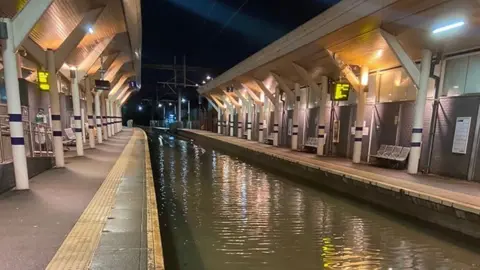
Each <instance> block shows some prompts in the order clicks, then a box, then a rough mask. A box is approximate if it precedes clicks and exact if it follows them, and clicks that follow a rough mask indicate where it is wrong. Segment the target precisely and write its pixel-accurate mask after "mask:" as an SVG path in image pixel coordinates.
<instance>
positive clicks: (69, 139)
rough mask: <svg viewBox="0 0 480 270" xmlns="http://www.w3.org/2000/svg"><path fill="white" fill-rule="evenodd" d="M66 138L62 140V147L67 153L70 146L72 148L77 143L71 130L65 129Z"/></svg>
mask: <svg viewBox="0 0 480 270" xmlns="http://www.w3.org/2000/svg"><path fill="white" fill-rule="evenodd" d="M65 135H66V138H64V140H63V142H62V143H63V147H64V149H65V150H67V151H69V150H70V146H73V145H75V144H76V143H77V137H75V132H73V129H72V128H66V129H65Z"/></svg>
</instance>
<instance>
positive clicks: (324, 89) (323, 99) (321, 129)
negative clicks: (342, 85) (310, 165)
mask: <svg viewBox="0 0 480 270" xmlns="http://www.w3.org/2000/svg"><path fill="white" fill-rule="evenodd" d="M320 91H321V93H319V94H320V107H319V108H318V133H317V137H318V139H317V155H319V156H323V154H324V148H325V147H324V146H325V109H326V108H325V107H326V105H327V94H328V78H327V77H326V76H322V84H321V85H320Z"/></svg>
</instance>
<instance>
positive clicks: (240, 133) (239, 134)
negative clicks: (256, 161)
mask: <svg viewBox="0 0 480 270" xmlns="http://www.w3.org/2000/svg"><path fill="white" fill-rule="evenodd" d="M244 108H245V105H243V104H242V107H241V108H240V109H239V111H238V113H237V115H238V121H237V129H238V132H237V137H238V138H242V136H243V119H244V118H245V116H244V115H245V114H244V113H243V112H244Z"/></svg>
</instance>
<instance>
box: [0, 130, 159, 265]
mask: <svg viewBox="0 0 480 270" xmlns="http://www.w3.org/2000/svg"><path fill="white" fill-rule="evenodd" d="M146 142H147V140H146V136H145V134H144V133H143V131H141V130H133V129H127V130H124V131H122V132H120V133H119V134H117V135H116V136H114V137H112V138H109V139H108V140H107V141H105V142H104V143H103V144H101V145H97V147H96V148H95V149H87V150H85V156H84V157H76V156H75V152H74V149H73V151H69V152H67V153H65V157H66V160H65V161H66V166H65V168H61V169H52V170H49V171H46V172H44V173H42V174H40V175H37V176H36V177H34V178H32V179H31V180H30V182H31V185H30V187H31V189H30V190H28V191H10V192H6V193H4V194H2V195H1V196H0V209H1V211H0V239H1V241H0V261H1V262H2V265H1V266H0V269H45V268H46V267H47V266H48V268H49V269H88V268H89V267H90V266H91V268H92V269H147V266H148V269H161V268H156V267H155V266H156V265H155V264H154V263H152V262H154V257H155V254H154V253H153V251H154V248H153V245H154V244H152V243H150V242H152V241H147V238H149V239H151V238H152V237H149V235H151V234H152V232H154V231H158V230H159V226H158V218H157V216H152V215H151V214H152V213H153V214H156V213H157V212H156V202H155V193H154V191H153V179H152V178H151V169H148V168H150V164H149V162H150V160H149V155H146V153H147V152H148V145H146ZM147 159H148V167H146V166H145V165H146V164H147V162H146V161H147ZM127 168H128V170H127ZM148 170H150V171H148ZM147 173H149V174H150V177H148V176H149V174H147ZM147 182H148V185H147ZM117 191H118V192H117ZM92 198H93V199H92ZM152 198H153V199H152ZM152 200H153V203H152ZM149 201H150V203H149V204H147V203H148V202H149ZM147 206H148V207H147ZM151 207H155V209H153V210H152V209H150V208H151ZM112 208H113V209H112ZM151 212H152V213H151ZM155 218H157V220H155ZM147 220H148V221H150V220H153V221H154V222H157V226H156V228H155V227H154V226H152V225H151V222H147ZM147 224H148V226H149V230H150V231H147ZM72 228H73V229H72ZM102 231H103V233H102ZM158 234H159V232H158ZM69 239H70V242H69ZM72 239H73V241H72ZM157 242H160V240H159V239H158V240H157ZM62 243H63V244H62ZM157 245H159V244H158V243H157ZM60 247H62V248H63V250H62V248H60ZM97 247H98V249H97ZM59 248H60V250H59ZM159 251H160V252H161V247H160V248H157V250H156V252H157V253H159ZM94 252H96V253H95V255H94ZM160 254H161V253H160ZM54 256H55V258H54ZM52 258H54V259H52ZM92 258H93V262H92ZM159 261H161V263H163V258H162V257H161V256H160V259H159ZM49 262H50V264H49ZM72 263H73V264H72ZM81 263H83V264H81ZM147 263H150V264H147ZM90 264H91V265H90ZM134 266H135V267H134ZM162 266H163V264H162Z"/></svg>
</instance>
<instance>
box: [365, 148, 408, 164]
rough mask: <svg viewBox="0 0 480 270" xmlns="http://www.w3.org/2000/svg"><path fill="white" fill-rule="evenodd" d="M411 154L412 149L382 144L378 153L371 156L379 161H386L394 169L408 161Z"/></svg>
mask: <svg viewBox="0 0 480 270" xmlns="http://www.w3.org/2000/svg"><path fill="white" fill-rule="evenodd" d="M409 154H410V147H403V146H395V145H385V144H382V145H380V147H379V148H378V151H377V153H376V154H375V155H370V156H371V157H374V158H377V159H379V160H386V161H388V162H389V164H390V165H392V167H398V166H399V165H400V164H401V163H404V162H405V161H406V160H407V158H408V155H409Z"/></svg>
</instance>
